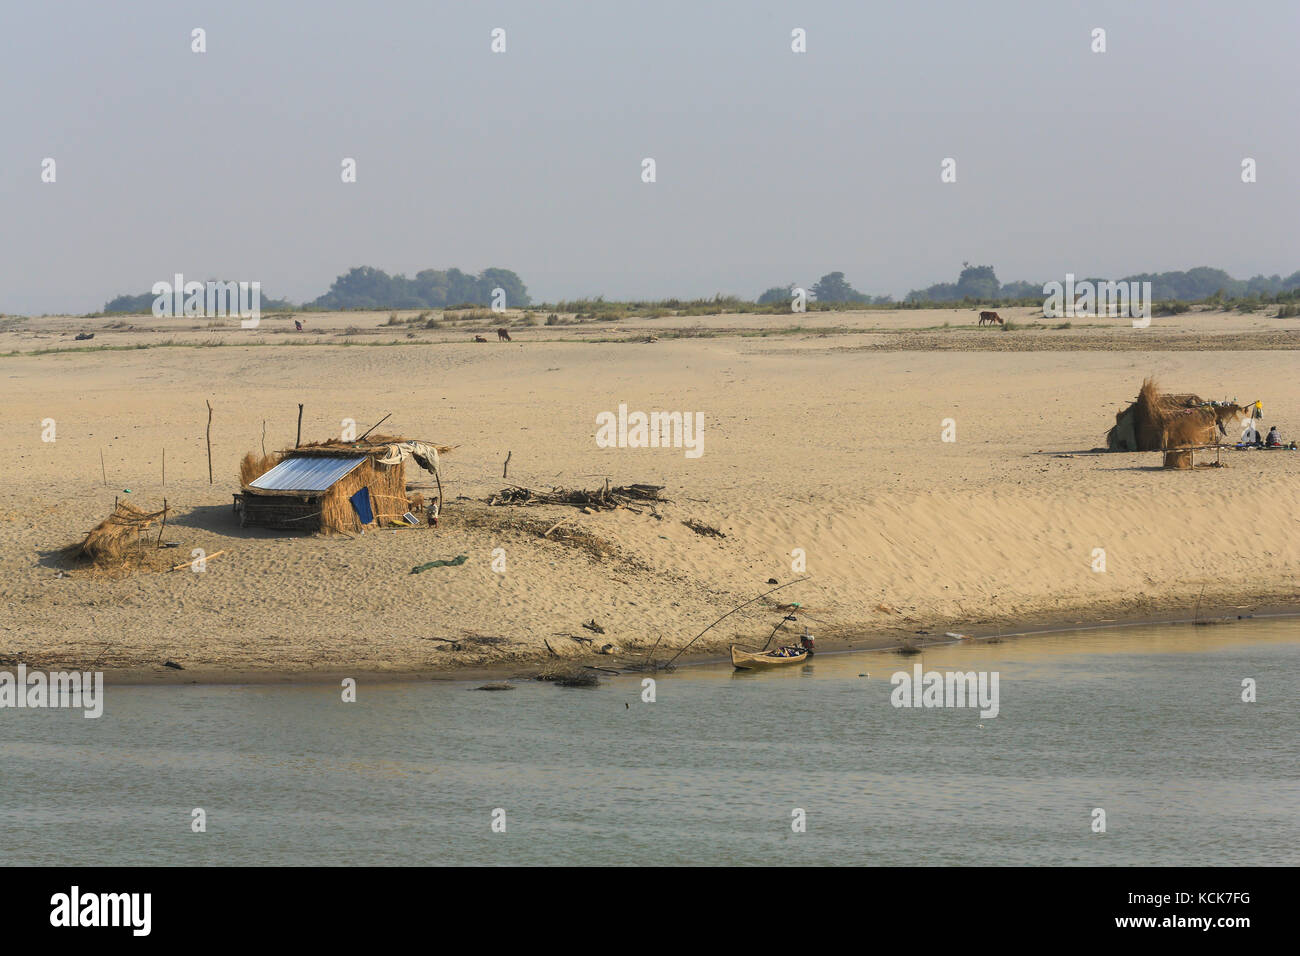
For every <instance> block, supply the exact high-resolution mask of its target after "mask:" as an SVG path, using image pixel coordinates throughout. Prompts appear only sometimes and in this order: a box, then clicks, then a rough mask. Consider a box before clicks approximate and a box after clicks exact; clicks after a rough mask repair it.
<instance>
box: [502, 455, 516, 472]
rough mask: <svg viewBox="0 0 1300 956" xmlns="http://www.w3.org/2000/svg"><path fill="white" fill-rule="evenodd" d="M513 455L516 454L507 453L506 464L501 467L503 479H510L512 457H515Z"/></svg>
mask: <svg viewBox="0 0 1300 956" xmlns="http://www.w3.org/2000/svg"><path fill="white" fill-rule="evenodd" d="M513 454H514V452H512V451H508V452H506V460H505V463H504V464H503V465H502V466H501V477H502V478H509V477H510V456H511V455H513Z"/></svg>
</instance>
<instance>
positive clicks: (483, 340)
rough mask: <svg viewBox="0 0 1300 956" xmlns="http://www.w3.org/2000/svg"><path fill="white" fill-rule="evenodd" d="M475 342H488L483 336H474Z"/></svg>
mask: <svg viewBox="0 0 1300 956" xmlns="http://www.w3.org/2000/svg"><path fill="white" fill-rule="evenodd" d="M474 341H475V342H486V341H487V339H485V338H483V336H481V335H476V336H474Z"/></svg>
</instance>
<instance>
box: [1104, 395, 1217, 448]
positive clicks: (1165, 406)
mask: <svg viewBox="0 0 1300 956" xmlns="http://www.w3.org/2000/svg"><path fill="white" fill-rule="evenodd" d="M1204 404H1205V402H1204V401H1203V400H1202V399H1201V397H1200V396H1199V395H1190V394H1188V395H1165V394H1164V393H1162V392H1161V391H1160V387H1159V386H1158V385H1157V384H1156V380H1155V379H1154V378H1148V379H1145V380H1144V381H1143V382H1142V388H1141V390H1140V391H1139V392H1138V396H1137V398H1135V399H1134V400H1133V401H1132V402H1131V403H1130V404H1129V405H1128V406H1126V407H1125V408H1123V409H1121V410H1120V411H1119V412H1118V413H1116V415H1115V424H1114V426H1113V427H1112V428H1111V430H1110V431H1108V432H1107V433H1106V448H1107V450H1108V451H1163V450H1164V447H1165V441H1164V430H1165V423H1166V422H1167V421H1168V420H1169V418H1170V416H1171V415H1173V414H1174V413H1175V412H1178V411H1181V410H1182V409H1187V408H1199V407H1200V406H1202V405H1204Z"/></svg>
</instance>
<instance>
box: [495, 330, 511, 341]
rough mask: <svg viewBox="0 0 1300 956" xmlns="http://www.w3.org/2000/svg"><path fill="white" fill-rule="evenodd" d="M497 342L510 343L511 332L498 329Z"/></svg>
mask: <svg viewBox="0 0 1300 956" xmlns="http://www.w3.org/2000/svg"><path fill="white" fill-rule="evenodd" d="M497 341H498V342H509V341H510V331H509V330H508V329H497Z"/></svg>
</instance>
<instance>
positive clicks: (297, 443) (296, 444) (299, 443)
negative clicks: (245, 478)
mask: <svg viewBox="0 0 1300 956" xmlns="http://www.w3.org/2000/svg"><path fill="white" fill-rule="evenodd" d="M293 447H294V448H300V447H302V402H299V403H298V437H297V438H295V439H294V440H293ZM263 454H265V452H263Z"/></svg>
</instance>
